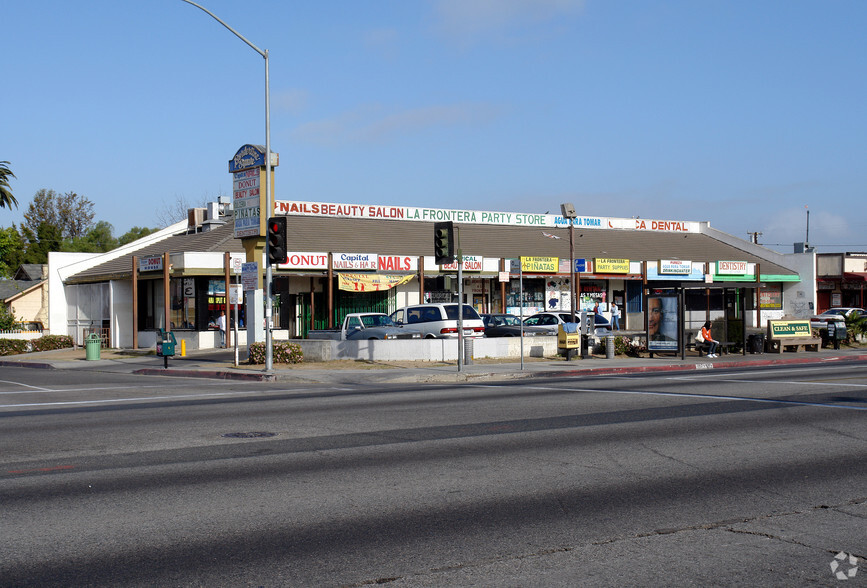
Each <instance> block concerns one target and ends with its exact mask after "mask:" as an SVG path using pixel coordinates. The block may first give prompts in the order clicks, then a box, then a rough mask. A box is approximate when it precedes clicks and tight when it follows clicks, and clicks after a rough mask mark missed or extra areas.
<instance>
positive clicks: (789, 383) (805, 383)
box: [667, 376, 867, 388]
mask: <svg viewBox="0 0 867 588" xmlns="http://www.w3.org/2000/svg"><path fill="white" fill-rule="evenodd" d="M667 379H669V380H696V379H698V378H690V377H686V376H684V377H680V378H667ZM713 381H714V382H734V383H740V384H781V385H785V386H792V385H803V386H815V385H816V384H821V385H822V386H843V387H849V388H867V384H840V383H837V382H827V381H824V380H804V381H788V380H736V379H733V378H714V379H713Z"/></svg>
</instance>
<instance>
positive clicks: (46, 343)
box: [30, 335, 73, 351]
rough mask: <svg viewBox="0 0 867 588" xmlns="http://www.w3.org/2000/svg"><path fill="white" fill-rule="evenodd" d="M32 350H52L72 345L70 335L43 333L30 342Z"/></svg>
mask: <svg viewBox="0 0 867 588" xmlns="http://www.w3.org/2000/svg"><path fill="white" fill-rule="evenodd" d="M30 343H31V350H32V351H52V350H54V349H68V348H70V347H72V346H73V345H72V337H70V336H69V335H45V336H44V337H40V338H39V339H33V340H32V341H31V342H30Z"/></svg>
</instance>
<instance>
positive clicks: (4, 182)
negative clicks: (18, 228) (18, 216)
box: [0, 161, 18, 208]
mask: <svg viewBox="0 0 867 588" xmlns="http://www.w3.org/2000/svg"><path fill="white" fill-rule="evenodd" d="M14 177H15V174H13V173H12V171H11V170H10V169H9V162H8V161H0V208H12V205H13V204H14V205H15V208H18V201H17V200H15V196H13V195H12V188H10V187H9V178H14Z"/></svg>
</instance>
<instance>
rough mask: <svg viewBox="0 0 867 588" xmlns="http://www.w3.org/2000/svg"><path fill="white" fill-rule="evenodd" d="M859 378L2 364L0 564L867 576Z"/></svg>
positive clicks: (638, 577) (31, 571) (190, 570)
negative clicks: (313, 379) (495, 378)
mask: <svg viewBox="0 0 867 588" xmlns="http://www.w3.org/2000/svg"><path fill="white" fill-rule="evenodd" d="M865 376H867V366H865V365H864V364H863V363H856V362H851V363H847V364H839V365H831V366H827V365H822V366H820V365H810V366H803V367H787V368H777V369H771V368H764V369H751V370H713V371H708V372H707V373H704V372H690V373H688V374H684V373H670V374H662V375H658V376H646V375H645V376H619V377H597V378H587V379H575V378H572V379H550V378H540V379H535V380H522V381H515V382H490V383H488V384H480V383H473V384H463V385H447V386H446V385H412V386H375V387H374V386H365V385H364V384H358V385H355V386H340V387H335V386H309V387H304V388H302V387H296V386H287V385H286V384H285V383H284V384H280V383H245V382H240V383H239V382H226V381H208V380H200V379H196V380H193V379H181V378H161V377H141V376H130V375H122V374H117V375H115V374H94V373H83V372H71V371H52V370H27V369H20V368H4V369H3V371H2V375H0V449H2V451H0V512H2V515H0V516H2V520H0V585H2V586H18V585H33V586H50V585H63V586H71V585H75V586H87V585H93V586H108V585H110V586H125V585H140V586H144V585H149V586H157V585H158V586H173V585H177V586H243V585H252V586H363V585H370V584H375V583H384V584H386V585H391V586H576V585H588V586H589V585H592V586H624V585H642V586H649V585H659V586H667V585H766V586H802V585H810V586H815V585H819V586H822V585H829V586H830V585H839V582H840V581H839V580H837V579H836V578H835V576H834V574H833V573H832V568H831V564H832V562H834V561H836V562H838V565H837V566H836V570H837V571H841V570H842V571H844V572H845V573H849V574H851V573H852V572H853V571H854V573H855V576H854V577H851V578H850V579H849V580H848V581H847V583H846V584H845V585H847V586H858V585H867V580H865V578H867V562H865V561H864V560H863V558H864V557H865V556H867V377H865ZM235 433H267V434H269V435H270V434H273V436H267V437H264V436H260V437H252V438H238V437H226V436H224V435H227V434H235ZM841 552H842V553H846V554H852V555H854V556H856V557H860V558H861V559H860V560H855V561H856V563H855V564H854V565H853V564H852V563H850V561H849V559H848V558H847V559H845V560H835V559H834V558H835V555H837V554H838V553H841Z"/></svg>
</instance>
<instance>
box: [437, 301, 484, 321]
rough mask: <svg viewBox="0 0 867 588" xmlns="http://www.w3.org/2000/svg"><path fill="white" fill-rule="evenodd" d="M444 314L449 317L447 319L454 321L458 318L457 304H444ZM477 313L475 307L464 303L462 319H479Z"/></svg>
mask: <svg viewBox="0 0 867 588" xmlns="http://www.w3.org/2000/svg"><path fill="white" fill-rule="evenodd" d="M445 309H446V316H447V317H449V320H452V321H456V320H458V305H457V304H446V305H445ZM479 318H480V317H479V313H477V312H476V309H475V308H473V307H472V306H470V305H469V304H464V320H475V321H477V320H479Z"/></svg>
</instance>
